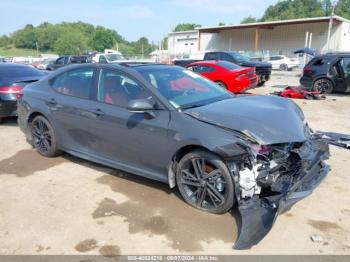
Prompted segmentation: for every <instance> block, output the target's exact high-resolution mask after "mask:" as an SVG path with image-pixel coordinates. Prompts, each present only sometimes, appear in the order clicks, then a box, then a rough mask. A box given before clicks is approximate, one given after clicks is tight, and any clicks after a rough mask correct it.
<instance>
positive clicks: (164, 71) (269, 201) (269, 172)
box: [18, 64, 329, 249]
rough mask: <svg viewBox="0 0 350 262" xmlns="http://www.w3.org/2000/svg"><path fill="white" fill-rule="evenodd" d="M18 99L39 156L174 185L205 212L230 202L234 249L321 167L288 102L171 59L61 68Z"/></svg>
mask: <svg viewBox="0 0 350 262" xmlns="http://www.w3.org/2000/svg"><path fill="white" fill-rule="evenodd" d="M19 97H20V98H19V101H18V115H19V119H18V122H19V125H20V127H21V129H22V130H23V131H24V133H25V134H26V137H27V141H28V142H29V143H30V144H31V145H33V146H34V147H35V148H36V149H37V151H38V152H39V153H40V154H41V155H43V156H47V157H53V156H57V155H58V154H60V153H61V152H63V151H64V152H67V153H69V154H72V155H75V156H78V157H81V158H84V159H87V160H90V161H93V162H96V163H100V164H103V165H106V166H110V167H113V168H117V169H121V170H124V171H126V172H130V173H133V174H136V175H141V176H144V177H148V178H151V179H154V180H158V181H161V182H164V183H168V184H169V186H170V187H172V188H173V187H176V186H177V188H178V190H179V191H180V193H181V195H182V197H183V198H184V200H185V201H186V202H187V203H188V204H189V205H191V206H193V207H195V208H198V209H200V210H203V211H207V212H210V213H215V214H222V213H225V212H228V211H230V210H231V209H238V211H239V213H240V215H241V223H239V224H240V225H241V226H240V232H239V236H238V239H237V240H236V241H235V244H234V248H236V249H245V248H250V247H251V246H252V245H255V244H257V243H258V242H259V241H260V240H261V239H262V238H263V237H264V236H265V235H266V234H267V233H268V232H269V230H270V229H271V227H272V225H273V223H274V221H275V219H276V217H277V216H278V214H280V213H281V212H283V211H285V210H287V209H288V208H290V207H291V206H292V205H293V204H294V203H296V202H297V201H299V200H301V199H302V198H304V197H306V196H308V195H309V194H310V193H311V192H312V191H313V190H314V189H315V187H317V185H318V184H319V183H320V182H321V181H322V180H323V178H324V177H325V176H326V174H327V173H328V171H329V167H328V166H327V165H326V164H325V163H324V160H326V159H327V158H328V157H329V150H328V144H327V143H325V142H324V141H323V140H322V139H321V138H320V137H319V136H316V135H315V134H313V132H312V130H311V129H310V128H309V127H308V125H307V123H306V122H305V119H304V115H303V112H302V111H301V110H300V108H299V107H298V106H297V105H296V104H295V103H294V102H293V101H292V100H289V99H285V98H280V97H275V96H234V95H232V94H231V93H229V92H228V91H227V90H225V89H223V88H221V87H219V86H217V85H216V84H214V83H212V82H211V81H209V80H207V79H205V78H203V77H201V76H199V75H197V74H195V73H193V72H191V71H188V70H186V69H184V68H180V67H176V66H168V65H154V64H124V65H102V64H101V65H100V64H84V65H75V66H68V67H65V68H63V69H59V70H57V71H55V72H54V73H52V74H50V75H48V76H46V77H45V78H44V79H42V80H40V81H39V82H36V83H33V84H30V85H28V86H26V87H25V89H24V90H23V91H22V94H21V95H20V96H19ZM213 226H215V225H213Z"/></svg>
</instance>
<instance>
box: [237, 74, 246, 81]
mask: <svg viewBox="0 0 350 262" xmlns="http://www.w3.org/2000/svg"><path fill="white" fill-rule="evenodd" d="M245 76H246V75H245V74H239V75H238V76H236V79H238V80H240V79H242V78H243V77H245Z"/></svg>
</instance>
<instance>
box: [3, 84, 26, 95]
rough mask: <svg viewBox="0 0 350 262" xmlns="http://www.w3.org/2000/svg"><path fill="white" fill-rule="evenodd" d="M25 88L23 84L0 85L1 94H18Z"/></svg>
mask: <svg viewBox="0 0 350 262" xmlns="http://www.w3.org/2000/svg"><path fill="white" fill-rule="evenodd" d="M22 89H23V86H21V85H16V84H14V85H11V86H0V94H18V93H19V92H21V91H22Z"/></svg>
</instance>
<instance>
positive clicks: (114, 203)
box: [63, 154, 241, 252]
mask: <svg viewBox="0 0 350 262" xmlns="http://www.w3.org/2000/svg"><path fill="white" fill-rule="evenodd" d="M63 158H64V159H66V160H68V161H71V162H74V163H76V164H79V165H83V166H85V167H88V168H91V169H94V170H96V171H98V172H100V173H102V175H101V176H100V177H98V178H97V179H96V182H97V183H98V184H99V185H102V186H104V187H107V188H109V189H110V190H112V191H113V192H115V193H118V194H122V195H124V196H125V197H126V198H127V199H128V200H127V201H124V202H120V201H119V200H118V197H117V195H116V198H110V197H106V196H104V195H103V194H101V201H100V202H98V203H96V204H97V208H96V210H95V211H94V212H93V213H92V218H93V219H94V220H96V223H98V224H104V219H105V218H107V217H111V216H117V217H121V218H123V220H124V221H125V222H127V223H128V227H129V233H130V234H137V233H143V234H146V235H148V236H149V237H152V236H154V235H162V236H164V237H166V239H167V240H168V241H169V242H170V245H171V247H172V248H174V249H176V250H179V251H183V252H194V251H203V244H205V243H210V242H212V241H221V242H223V243H228V244H229V245H232V243H233V242H234V241H235V240H236V238H237V228H240V226H241V221H240V215H239V214H238V212H237V211H236V209H235V208H233V209H232V211H230V212H227V213H226V214H222V215H215V214H210V213H207V212H204V211H201V210H198V209H195V208H192V207H190V206H189V205H188V204H187V203H185V202H184V200H183V198H182V197H181V195H180V193H179V191H178V190H177V188H174V189H170V188H169V186H168V185H167V184H164V183H161V182H157V181H154V180H151V179H148V178H144V177H141V176H138V175H134V174H130V173H126V172H123V171H120V170H117V169H112V168H109V167H105V166H102V165H99V164H95V163H92V162H89V161H85V160H82V159H79V158H76V157H74V156H71V155H68V154H64V155H63Z"/></svg>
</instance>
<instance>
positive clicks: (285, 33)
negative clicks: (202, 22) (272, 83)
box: [168, 16, 350, 56]
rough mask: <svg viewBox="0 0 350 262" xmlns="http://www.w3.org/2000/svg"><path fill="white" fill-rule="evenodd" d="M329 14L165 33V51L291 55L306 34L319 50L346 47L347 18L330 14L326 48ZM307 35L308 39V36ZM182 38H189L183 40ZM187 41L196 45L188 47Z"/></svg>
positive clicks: (349, 30) (349, 46)
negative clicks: (166, 49) (216, 51)
mask: <svg viewBox="0 0 350 262" xmlns="http://www.w3.org/2000/svg"><path fill="white" fill-rule="evenodd" d="M330 19H331V18H330V17H316V18H303V19H292V20H283V21H272V22H261V23H252V24H239V25H228V26H214V27H202V28H198V30H195V31H188V32H177V33H170V34H169V40H168V41H169V53H170V54H173V55H179V54H183V53H185V52H187V54H190V53H192V54H193V53H203V52H204V51H207V50H235V51H245V52H263V51H264V52H268V53H269V54H284V55H288V56H290V55H292V51H293V50H295V49H297V48H302V47H305V42H306V35H307V34H308V41H307V42H308V44H310V46H311V48H314V49H317V50H319V51H320V52H327V51H350V21H349V20H346V19H345V18H342V17H339V16H334V17H333V24H332V30H331V34H330V42H329V49H328V44H327V35H328V28H329V22H330ZM310 38H311V39H310ZM186 39H191V41H190V40H186ZM188 43H191V44H192V46H193V47H197V49H196V51H194V50H193V49H192V48H191V49H189V47H188V45H186V44H188Z"/></svg>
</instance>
